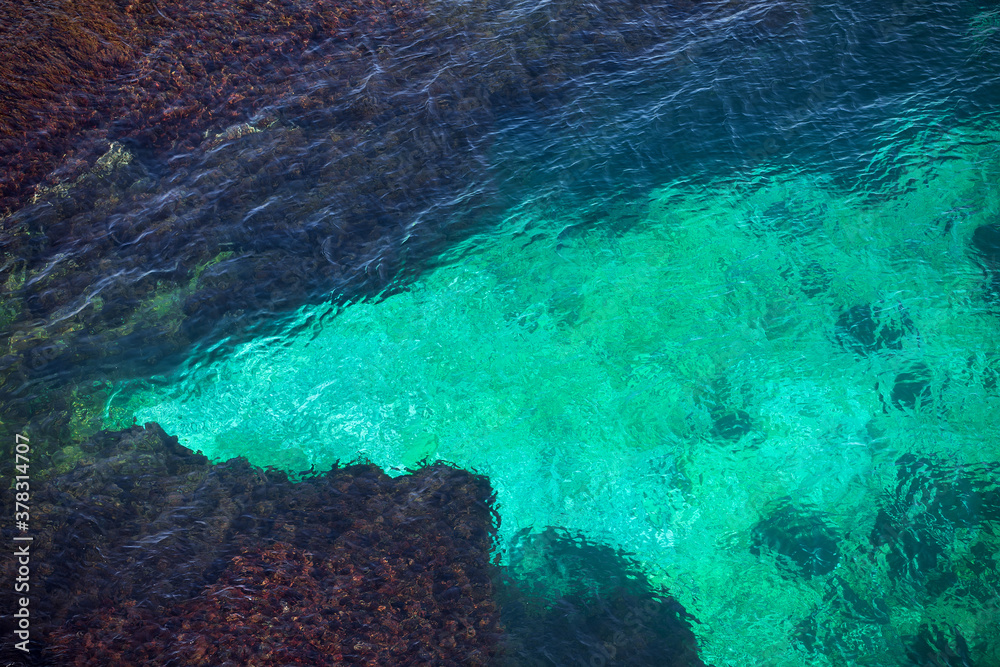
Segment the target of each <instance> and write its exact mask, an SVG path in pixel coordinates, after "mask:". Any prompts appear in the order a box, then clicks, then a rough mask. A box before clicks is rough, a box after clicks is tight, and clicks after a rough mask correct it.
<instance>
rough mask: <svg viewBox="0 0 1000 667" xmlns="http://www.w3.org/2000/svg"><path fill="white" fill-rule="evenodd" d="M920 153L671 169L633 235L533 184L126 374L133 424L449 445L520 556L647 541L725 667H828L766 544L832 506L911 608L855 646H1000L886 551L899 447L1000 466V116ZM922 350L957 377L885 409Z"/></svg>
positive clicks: (346, 445)
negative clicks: (915, 594) (873, 333)
mask: <svg viewBox="0 0 1000 667" xmlns="http://www.w3.org/2000/svg"><path fill="white" fill-rule="evenodd" d="M905 149H906V150H908V151H911V152H912V153H913V154H914V155H918V154H919V155H920V156H922V157H923V158H925V159H922V160H921V162H922V166H911V167H910V168H908V169H906V170H905V171H904V172H903V173H901V175H900V179H901V182H903V183H909V182H911V180H913V179H915V180H916V182H918V183H919V184H920V185H919V186H918V187H916V188H915V189H912V190H910V191H909V192H906V193H904V194H898V195H894V196H885V197H881V198H878V197H872V196H863V195H862V194H851V193H844V192H840V191H838V190H837V189H835V188H833V187H831V186H830V184H829V183H826V182H824V181H823V179H822V178H817V177H815V176H810V175H805V174H801V173H798V174H796V173H794V172H791V171H789V172H786V173H784V174H781V175H780V176H778V177H775V176H773V175H772V176H769V177H767V178H755V176H754V174H752V173H747V174H745V175H743V176H742V177H733V178H729V179H719V180H717V181H716V182H713V183H711V184H710V185H709V186H707V187H704V186H698V187H685V186H683V185H673V184H664V185H663V186H662V187H659V188H656V189H654V190H652V191H650V192H648V193H647V194H646V196H644V197H642V198H639V199H636V200H634V201H626V202H622V203H621V204H620V206H619V208H618V209H607V210H606V214H607V215H608V216H612V217H613V216H616V215H617V216H622V217H628V218H629V219H631V220H633V221H637V222H633V224H632V225H631V228H630V229H629V230H628V231H625V232H618V233H610V232H607V231H600V230H593V231H585V232H574V231H573V230H574V229H575V228H574V227H573V225H574V224H575V223H576V222H577V221H578V220H579V219H580V218H581V217H582V216H586V215H587V214H588V211H587V206H586V202H579V206H577V207H576V208H574V207H573V206H572V205H565V204H563V205H560V206H559V207H553V206H551V205H549V204H542V203H538V202H531V201H525V202H524V203H523V204H522V205H521V206H518V207H516V208H514V209H512V210H510V211H509V212H508V214H507V216H506V218H505V220H504V222H503V224H502V225H501V226H500V227H499V228H498V229H497V230H496V231H495V233H492V234H490V235H488V236H484V237H480V238H476V239H474V240H473V241H471V242H470V243H469V244H468V247H467V248H463V249H462V252H461V253H460V254H461V260H460V261H455V262H453V263H450V264H447V265H445V266H443V267H441V268H439V269H437V270H435V271H433V272H431V273H429V274H426V275H424V276H423V277H422V278H421V279H420V280H418V281H417V282H416V283H415V284H412V285H409V286H408V287H407V288H406V289H405V291H403V292H401V293H398V294H394V295H392V296H389V297H387V298H385V299H383V300H378V301H372V302H362V303H353V304H349V305H346V306H344V307H342V308H338V309H333V308H332V307H331V306H321V307H310V308H306V309H304V310H303V311H301V313H300V320H299V321H298V322H296V323H295V325H294V326H292V327H290V330H296V331H298V333H297V335H295V336H294V337H287V336H283V335H280V334H278V335H275V336H273V337H269V338H261V339H258V340H255V341H253V342H251V343H248V344H245V345H242V346H241V347H239V348H238V349H237V351H236V352H235V353H234V354H232V355H231V356H229V357H228V358H226V359H224V360H220V361H215V362H213V363H205V362H199V361H198V360H192V363H191V364H190V365H189V367H188V368H187V369H186V370H185V371H184V372H183V373H181V374H180V375H179V377H177V378H171V379H170V381H169V382H167V383H163V382H155V383H136V384H133V385H129V386H126V387H123V388H122V391H121V392H119V393H118V394H117V395H116V396H115V397H114V398H113V399H112V401H111V402H110V403H109V406H108V413H107V419H108V421H109V423H113V422H114V421H115V420H116V419H122V418H125V415H131V414H134V415H135V416H136V417H137V418H138V419H139V421H140V423H141V422H146V421H156V422H159V423H160V424H161V425H163V426H164V428H165V429H167V431H168V432H171V433H175V434H177V435H178V436H179V437H180V440H181V442H182V443H183V444H185V445H187V446H188V447H191V448H192V449H195V450H201V451H203V452H204V453H206V454H207V455H209V456H210V457H211V458H213V459H227V458H230V457H233V456H245V457H247V458H248V459H250V461H252V462H253V463H255V464H257V465H261V466H265V465H274V466H278V467H281V468H285V469H290V470H304V469H306V468H308V467H310V466H316V467H317V468H320V469H322V468H325V467H327V466H329V465H330V464H331V463H332V462H333V461H335V460H341V461H348V460H353V459H356V458H358V457H364V458H367V459H369V460H371V461H373V462H375V463H377V464H379V465H380V466H384V467H385V468H387V469H389V470H391V471H396V472H398V473H402V472H403V471H404V470H405V468H407V467H411V466H414V465H416V464H417V463H418V462H419V461H421V460H425V459H426V460H432V461H433V460H438V459H444V460H447V461H451V462H454V463H456V464H458V465H460V466H463V467H466V468H471V469H475V470H477V471H480V472H482V473H485V474H487V475H489V476H490V478H491V480H492V481H493V484H494V485H495V487H496V489H497V491H498V495H499V510H500V512H501V514H502V516H503V525H502V527H501V536H502V538H503V540H504V543H503V545H504V548H505V547H506V545H507V544H509V540H510V539H511V538H512V537H513V536H514V535H515V534H516V533H518V532H519V531H521V530H523V529H525V528H535V529H541V528H543V527H545V526H550V525H556V526H566V527H569V528H572V529H575V530H580V531H582V532H584V533H585V534H587V535H588V536H591V537H592V538H594V539H596V540H601V541H604V542H607V543H610V544H613V545H616V546H620V547H622V548H624V549H625V550H627V551H630V552H633V553H635V554H637V556H638V558H639V560H640V562H641V563H642V564H643V565H644V567H646V568H647V569H648V571H649V572H650V573H651V574H652V575H654V576H657V577H661V578H662V580H663V581H664V582H666V583H667V585H668V586H669V587H670V588H671V589H672V591H673V592H674V593H675V594H676V595H677V596H678V598H679V599H680V600H681V602H682V603H683V604H684V605H685V607H687V608H688V610H690V611H691V612H692V613H693V614H694V615H695V616H696V617H697V618H698V619H699V620H700V621H701V622H702V624H701V625H700V626H698V632H699V635H700V637H701V639H702V642H703V645H704V652H705V659H706V662H710V663H712V664H716V665H752V664H766V665H801V664H820V663H817V662H815V660H817V659H818V658H816V657H815V656H807V655H806V654H805V653H803V652H802V650H801V648H797V647H796V640H795V637H794V632H793V630H794V626H795V624H796V623H797V622H799V621H801V619H803V618H804V617H806V616H807V615H808V614H809V613H810V610H811V609H812V608H813V607H814V606H815V605H817V604H821V603H822V598H823V595H824V592H825V590H826V588H825V582H824V580H823V579H822V578H815V579H804V578H803V579H800V580H794V578H793V579H791V580H790V579H789V578H788V577H786V576H782V574H781V572H780V570H779V569H777V567H776V565H775V562H774V561H773V560H768V559H766V558H762V557H760V556H755V555H753V554H751V552H750V549H749V546H750V530H751V528H752V526H753V525H754V524H755V523H756V522H757V521H759V520H760V518H761V516H762V515H763V514H764V513H765V512H766V510H767V508H769V507H771V506H773V503H774V502H775V501H777V500H778V499H780V498H783V497H791V498H793V499H795V500H796V502H799V503H802V504H806V505H808V506H812V507H815V508H817V509H819V510H821V511H823V512H826V513H828V515H827V516H828V517H829V519H830V520H831V521H832V523H833V524H834V526H835V527H836V529H837V531H838V532H839V533H840V534H841V535H842V536H843V542H842V545H841V549H842V559H841V562H840V564H839V566H838V568H837V570H836V573H837V575H838V576H840V577H842V578H843V579H845V580H847V581H850V582H851V585H852V586H853V587H854V589H855V590H856V591H858V592H859V594H860V595H861V596H862V597H864V598H867V599H873V598H878V599H881V600H884V601H885V603H886V604H887V605H888V606H889V608H890V609H891V610H892V613H891V625H888V626H882V625H876V624H855V626H857V627H852V629H851V632H854V633H856V634H857V635H858V636H857V637H856V638H854V639H853V640H851V642H849V647H848V648H843V647H842V648H841V649H840V650H841V652H842V653H847V655H845V656H844V659H845V660H847V661H848V662H849V663H850V662H854V664H896V663H897V662H898V661H899V659H900V658H901V655H900V651H901V649H900V646H899V645H898V643H899V642H898V636H899V635H907V634H915V633H916V630H917V626H918V625H919V624H920V623H921V622H926V621H927V619H928V617H929V616H933V618H934V619H936V622H939V623H949V624H952V625H954V626H956V627H959V628H961V629H962V631H963V634H964V636H965V637H966V638H969V639H970V641H971V640H972V639H973V638H976V639H990V638H989V633H990V632H991V626H990V625H989V624H990V623H991V622H995V620H996V616H995V613H996V610H995V609H994V610H989V609H982V608H980V607H979V606H978V605H967V604H965V603H964V602H963V601H962V600H951V601H950V602H942V603H940V604H939V607H938V608H934V609H927V608H923V607H922V606H920V604H919V603H918V602H916V601H914V600H912V599H907V597H906V595H905V594H904V593H903V592H902V591H901V590H899V589H898V587H896V586H894V584H893V582H892V581H890V580H889V579H887V577H886V575H885V568H884V566H880V564H879V562H878V559H879V558H880V556H879V552H878V550H877V549H874V548H873V547H872V546H871V545H870V544H869V543H868V535H869V534H870V533H871V530H872V526H873V525H874V521H875V515H876V512H877V510H878V509H879V505H878V503H879V502H880V500H881V499H882V498H883V496H884V494H885V493H886V492H887V491H888V490H891V489H892V488H894V487H895V484H896V481H895V479H896V467H895V461H896V460H897V459H898V457H899V456H900V455H901V454H903V453H907V452H909V453H914V454H916V455H919V456H929V457H933V458H934V459H935V460H938V461H942V462H947V463H950V464H974V463H978V462H983V461H998V460H1000V422H998V420H997V415H998V414H1000V412H998V410H1000V395H998V393H997V390H996V389H992V390H988V389H986V388H984V384H983V382H982V380H981V376H982V374H984V373H985V372H987V369H988V367H989V364H990V363H994V364H995V363H996V359H998V358H1000V318H998V317H997V316H996V315H993V314H990V313H989V312H987V304H986V302H985V301H983V299H982V293H983V286H984V279H983V276H982V273H981V271H980V270H979V269H978V268H977V266H976V265H975V264H974V263H973V262H972V261H971V260H970V254H969V249H968V239H969V238H970V236H971V234H972V231H973V230H974V229H975V227H976V226H978V225H981V224H984V223H986V222H989V221H992V220H996V219H997V217H998V216H1000V133H998V132H996V131H995V130H994V131H987V130H984V129H982V126H980V129H979V130H976V131H973V130H971V129H968V130H952V131H950V132H948V133H947V134H946V135H943V136H940V137H937V138H936V140H935V141H930V142H923V143H920V144H914V145H911V146H908V147H905ZM865 194H866V195H871V194H873V193H865ZM610 222H614V220H611V221H610ZM817 285H818V287H817ZM873 302H875V303H885V304H893V305H896V306H898V307H901V308H903V309H905V311H906V312H907V313H908V314H909V316H910V318H911V319H912V321H913V326H914V329H915V332H916V333H915V334H913V335H908V336H907V337H905V339H904V341H903V346H902V349H901V350H881V351H879V352H878V353H876V354H874V355H871V356H869V357H865V358H861V357H859V356H857V355H855V354H853V353H852V352H849V351H845V350H844V349H843V348H842V347H841V346H840V345H839V344H838V343H837V340H836V338H835V336H834V326H835V321H836V319H837V317H838V314H839V313H840V312H841V310H842V309H843V308H844V307H849V306H851V305H854V304H858V303H873ZM915 362H922V363H924V364H926V365H927V366H928V367H929V368H931V369H932V375H933V378H932V381H931V385H932V389H931V394H932V396H931V399H930V400H929V401H926V402H922V403H920V404H919V405H918V406H917V408H916V409H915V410H910V409H908V408H904V409H897V408H896V407H891V408H889V409H886V408H885V407H884V405H885V403H886V402H889V401H888V400H887V399H888V395H887V391H888V389H887V387H891V386H892V380H893V378H895V376H896V375H897V374H898V373H899V372H901V371H903V370H905V369H907V368H909V367H911V365H912V364H913V363H915ZM876 385H878V387H879V388H876ZM880 392H882V398H880ZM716 404H725V405H727V406H730V407H733V408H736V409H742V410H744V411H746V413H747V414H749V415H750V418H751V421H752V429H751V431H750V432H749V433H747V434H746V435H744V436H743V437H742V438H741V439H739V440H736V441H734V440H732V439H726V438H720V437H717V436H715V435H714V434H713V431H712V423H711V418H710V413H711V409H712V407H713V406H714V405H716ZM957 548H960V547H957ZM881 557H882V558H884V554H883V555H882V556H881ZM956 557H960V554H955V555H953V558H956ZM883 565H884V562H883ZM970 576H971V575H970ZM994 585H995V582H994ZM998 592H1000V591H998ZM992 646H993V648H992V650H993V651H996V649H997V647H996V645H995V644H993V645H992ZM851 647H853V648H851ZM850 651H856V654H855V655H853V657H852V656H851V655H850ZM994 657H996V654H995V653H994ZM862 658H864V661H861V659H862ZM822 660H823V661H826V660H833V662H830V663H829V664H844V663H838V662H836V661H835V660H834V659H833V658H831V657H830V656H823V657H822ZM823 664H827V663H826V662H823ZM984 664H989V663H984Z"/></svg>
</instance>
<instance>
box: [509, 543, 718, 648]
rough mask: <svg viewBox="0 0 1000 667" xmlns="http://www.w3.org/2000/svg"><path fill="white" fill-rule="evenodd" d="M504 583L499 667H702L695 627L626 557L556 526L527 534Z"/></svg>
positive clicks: (684, 612) (668, 597)
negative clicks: (693, 629)
mask: <svg viewBox="0 0 1000 667" xmlns="http://www.w3.org/2000/svg"><path fill="white" fill-rule="evenodd" d="M511 561H512V562H511V565H510V567H509V568H506V569H505V570H504V572H503V573H502V574H503V577H502V579H501V581H500V583H499V586H498V597H499V599H500V601H501V617H502V621H503V625H504V628H505V630H506V632H507V637H506V643H505V651H504V654H503V655H502V656H501V658H500V659H499V660H498V662H497V665H498V667H515V666H517V667H533V666H535V665H538V666H539V667H542V666H548V665H593V666H595V667H600V666H603V665H629V667H703V666H704V663H703V662H702V661H701V659H700V658H699V657H698V647H697V643H696V640H695V636H694V633H693V632H692V630H691V622H692V621H693V620H694V619H693V617H692V616H690V615H689V614H688V613H687V612H686V611H685V610H684V607H682V606H681V604H680V603H679V602H677V601H676V600H675V599H673V598H671V597H670V596H669V595H668V594H667V591H666V590H664V589H662V588H658V587H654V586H653V585H652V584H650V582H649V581H648V580H647V579H646V577H645V575H643V574H642V572H641V570H639V568H638V567H637V566H636V564H635V563H633V562H631V561H630V560H629V559H628V557H627V556H625V555H624V554H622V553H621V552H618V551H615V550H614V549H611V548H609V547H606V546H602V545H599V544H594V543H593V542H589V541H588V540H587V539H586V538H584V537H583V536H581V535H574V534H572V533H570V532H568V531H565V530H561V529H554V528H549V529H547V530H546V531H545V532H542V533H535V534H522V535H521V536H520V539H519V540H518V542H517V543H516V544H515V545H514V547H513V549H512V553H511Z"/></svg>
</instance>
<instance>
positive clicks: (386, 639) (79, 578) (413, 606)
mask: <svg viewBox="0 0 1000 667" xmlns="http://www.w3.org/2000/svg"><path fill="white" fill-rule="evenodd" d="M84 450H85V454H86V458H85V459H84V460H82V461H81V462H80V463H79V465H78V466H77V467H76V468H75V469H74V470H72V471H71V472H69V473H67V474H65V475H62V476H60V477H58V478H53V479H51V480H50V481H49V482H48V483H47V484H45V485H44V486H41V487H39V488H38V490H37V491H35V495H34V498H33V515H32V519H33V525H32V528H33V529H34V530H35V532H34V538H35V539H34V542H33V545H32V563H33V565H34V569H33V570H32V582H31V584H32V588H31V595H32V597H31V599H32V605H33V607H32V614H33V616H32V619H33V624H32V637H33V638H36V639H37V643H35V644H33V645H32V652H33V653H34V654H35V655H36V657H39V656H40V658H39V659H41V660H42V661H43V664H58V665H72V664H79V665H83V664H102V665H153V664H163V663H165V662H168V661H173V662H174V663H176V664H189V665H190V664H213V665H221V664H241V665H244V664H257V665H285V664H311V665H340V664H344V663H345V662H360V663H365V664H393V665H458V664H462V665H477V664H479V665H481V664H486V661H487V660H488V659H489V658H490V656H492V655H494V654H495V652H496V650H497V646H498V641H499V632H500V626H499V623H498V613H497V609H496V606H495V604H494V602H493V600H492V590H493V589H492V583H491V570H490V550H491V548H492V547H493V536H494V534H495V520H494V517H495V515H494V513H493V509H492V502H493V492H492V490H491V488H490V485H489V483H488V481H487V480H486V479H485V478H484V477H480V476H476V475H472V474H470V473H467V472H464V471H462V470H456V469H454V468H450V467H447V466H444V465H434V466H430V467H427V468H424V469H421V470H419V471H417V472H415V473H413V474H410V475H405V476H402V477H398V478H395V479H393V478H390V477H389V476H387V475H386V474H385V473H383V472H382V471H380V470H379V469H378V468H376V467H375V466H371V465H354V466H348V467H344V468H341V467H335V468H333V469H332V470H330V471H329V472H327V473H324V474H321V475H314V476H308V477H305V478H304V479H302V480H301V481H299V482H293V481H292V480H290V479H289V477H288V476H287V475H286V474H285V473H282V472H278V471H275V470H267V471H264V470H260V469H258V468H254V467H252V466H250V465H249V464H248V463H247V462H246V461H245V460H242V459H234V460H232V461H229V462H227V463H222V464H218V465H211V464H209V462H208V460H207V459H206V458H205V457H204V456H201V455H199V454H195V453H192V452H190V451H189V450H186V449H185V448H183V447H181V446H180V445H179V444H177V440H176V438H171V437H168V436H167V435H166V434H165V433H164V432H163V431H162V430H161V429H160V428H159V427H158V426H157V425H155V424H148V425H147V426H146V428H145V429H144V428H142V427H134V428H131V429H128V430H125V431H120V432H101V433H100V434H98V435H97V436H95V437H94V438H93V439H92V440H90V441H89V442H87V443H85V445H84ZM9 496H11V494H6V495H5V509H10V510H11V511H13V508H12V507H7V505H12V497H9ZM8 501H10V502H8ZM11 533H12V531H11V529H9V528H5V530H4V537H5V539H7V541H8V543H10V538H11ZM14 567H16V564H14V563H12V560H11V559H7V560H5V576H13V570H12V569H11V568H14ZM11 595H12V589H10V588H9V587H8V588H7V589H6V591H5V592H4V593H3V594H2V597H3V600H4V608H5V609H8V610H12V609H14V608H15V606H14V602H13V601H12V600H11ZM12 620H13V619H12V618H11V617H10V616H9V615H8V616H7V617H6V618H4V619H3V622H2V626H3V627H2V631H3V632H4V633H5V634H6V636H8V637H10V636H12V635H11V630H12V628H11V622H12ZM3 650H4V651H5V653H3V654H2V655H0V657H2V658H5V659H10V660H17V659H18V655H17V654H16V652H14V651H13V650H12V649H10V642H6V643H5V646H4V649H3ZM13 664H17V663H13Z"/></svg>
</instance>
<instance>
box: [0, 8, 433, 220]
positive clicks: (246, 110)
mask: <svg viewBox="0 0 1000 667" xmlns="http://www.w3.org/2000/svg"><path fill="white" fill-rule="evenodd" d="M422 11H423V9H422V3H421V2H419V0H417V1H415V2H409V1H406V0H363V1H361V2H354V3H345V2H343V1H342V0H336V1H333V0H281V1H277V0H269V1H268V2H253V3H249V2H240V1H231V2H215V1H212V0H195V1H194V2H186V1H185V2H180V1H178V0H173V1H170V0H167V1H161V2H156V3H153V2H143V1H141V0H140V1H138V2H127V1H126V0H103V1H102V0H89V1H88V0H59V1H57V2H53V3H46V4H44V5H38V6H32V5H30V4H29V5H25V4H22V3H17V4H13V3H11V4H4V5H3V6H0V25H3V26H6V28H5V30H4V33H5V34H3V35H2V40H0V100H3V102H2V103H0V104H2V106H0V173H3V174H5V175H6V177H5V178H4V179H3V180H0V214H4V213H10V212H12V211H13V210H15V209H17V208H20V206H22V205H23V204H24V203H26V202H27V200H28V198H29V197H30V195H31V193H32V192H33V190H34V188H35V187H36V186H37V185H39V184H49V185H51V184H52V183H54V182H55V181H54V180H53V179H55V180H64V179H68V178H73V177H75V176H77V175H78V174H80V173H82V171H83V170H85V169H86V168H88V167H89V166H91V165H92V164H93V162H94V160H95V159H96V157H97V156H98V155H99V154H100V153H101V152H103V151H104V150H106V148H107V145H108V142H109V141H116V140H117V141H134V142H138V143H140V144H141V145H142V146H143V147H145V148H149V149H153V150H157V151H159V150H166V149H191V148H193V147H195V146H197V145H199V144H200V143H201V142H202V141H203V140H204V131H205V130H206V129H207V128H209V127H225V126H226V125H228V124H232V123H234V122H236V121H239V120H243V119H245V118H247V117H248V116H249V115H251V114H252V113H253V112H254V111H256V110H257V109H258V108H260V107H261V106H263V105H265V104H273V103H274V102H275V101H276V100H278V99H280V98H281V96H283V95H286V94H288V93H290V92H291V88H292V80H291V79H290V75H291V74H293V73H294V72H296V71H300V70H301V69H303V68H305V67H308V66H309V65H310V63H315V62H318V61H321V60H322V59H323V58H324V57H325V56H328V55H329V52H330V50H331V49H338V48H340V47H341V46H342V45H343V44H344V43H346V42H348V41H350V40H356V38H358V37H361V36H369V37H370V36H377V35H382V34H385V33H387V32H389V31H393V30H399V29H401V26H404V25H407V24H409V23H410V22H412V21H413V20H414V18H415V16H416V15H418V14H419V13H420V12H422ZM57 167H58V169H56V168H57Z"/></svg>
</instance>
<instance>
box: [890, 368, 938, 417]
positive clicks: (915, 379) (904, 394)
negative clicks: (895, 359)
mask: <svg viewBox="0 0 1000 667" xmlns="http://www.w3.org/2000/svg"><path fill="white" fill-rule="evenodd" d="M931 398H932V396H931V371H930V369H929V368H928V367H927V365H926V364H923V363H917V364H914V365H913V367H912V368H911V369H910V370H908V371H903V372H902V373H900V374H899V375H897V376H896V380H895V382H894V383H893V385H892V395H891V396H890V401H891V402H892V405H894V406H895V407H897V408H899V409H907V410H916V409H918V407H925V408H926V407H927V405H928V403H930V401H931Z"/></svg>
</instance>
